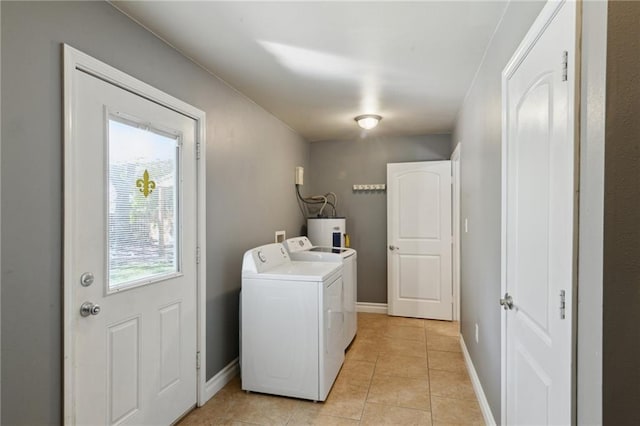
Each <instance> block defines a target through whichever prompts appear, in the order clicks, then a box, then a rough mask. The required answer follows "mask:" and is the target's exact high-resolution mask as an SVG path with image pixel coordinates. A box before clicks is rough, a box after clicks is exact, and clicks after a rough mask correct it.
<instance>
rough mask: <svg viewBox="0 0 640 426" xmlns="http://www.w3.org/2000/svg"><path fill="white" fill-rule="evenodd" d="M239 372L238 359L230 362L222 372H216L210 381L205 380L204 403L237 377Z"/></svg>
mask: <svg viewBox="0 0 640 426" xmlns="http://www.w3.org/2000/svg"><path fill="white" fill-rule="evenodd" d="M239 372H240V366H239V364H238V358H236V359H234V360H233V361H231V362H230V363H229V364H227V366H226V367H224V368H223V369H222V370H220V371H219V372H218V374H216V375H215V376H213V377H212V378H211V379H209V380H207V383H206V384H205V385H204V402H203V405H204V403H206V402H207V401H208V400H210V399H211V398H213V396H214V395H215V394H217V393H218V392H220V389H222V388H223V387H224V386H225V385H226V384H227V383H229V382H230V381H231V380H232V379H233V378H234V377H236V376H237V375H238V373H239Z"/></svg>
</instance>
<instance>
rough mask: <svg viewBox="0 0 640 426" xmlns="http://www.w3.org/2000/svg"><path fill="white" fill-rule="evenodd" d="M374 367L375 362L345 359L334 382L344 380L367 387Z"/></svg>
mask: <svg viewBox="0 0 640 426" xmlns="http://www.w3.org/2000/svg"><path fill="white" fill-rule="evenodd" d="M375 367H376V363H375V362H370V361H361V360H354V359H346V360H345V362H344V364H342V368H341V369H340V373H338V378H337V379H336V383H338V382H346V383H349V384H352V385H354V386H361V387H365V388H368V387H369V384H370V383H371V377H372V376H373V371H374V369H375Z"/></svg>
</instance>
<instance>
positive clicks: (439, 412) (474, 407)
mask: <svg viewBox="0 0 640 426" xmlns="http://www.w3.org/2000/svg"><path fill="white" fill-rule="evenodd" d="M431 402H432V404H433V408H432V410H433V421H434V423H436V424H441V423H448V424H463V425H484V419H483V417H482V412H481V411H480V406H479V405H478V403H477V401H467V400H462V399H450V398H439V397H432V399H431Z"/></svg>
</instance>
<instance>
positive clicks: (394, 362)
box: [374, 353, 429, 379]
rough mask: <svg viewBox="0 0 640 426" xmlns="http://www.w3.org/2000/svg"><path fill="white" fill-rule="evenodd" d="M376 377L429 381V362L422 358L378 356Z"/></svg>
mask: <svg viewBox="0 0 640 426" xmlns="http://www.w3.org/2000/svg"><path fill="white" fill-rule="evenodd" d="M374 375H383V376H397V377H411V378H415V379H428V378H429V368H428V366H427V360H426V359H424V357H421V356H418V357H416V356H406V355H397V354H389V353H382V354H380V355H379V356H378V362H377V363H376V370H375V373H374Z"/></svg>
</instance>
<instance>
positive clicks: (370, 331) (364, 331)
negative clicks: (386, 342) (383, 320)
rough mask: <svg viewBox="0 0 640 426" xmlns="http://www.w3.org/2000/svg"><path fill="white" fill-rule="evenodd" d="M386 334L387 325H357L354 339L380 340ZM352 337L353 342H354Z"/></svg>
mask: <svg viewBox="0 0 640 426" xmlns="http://www.w3.org/2000/svg"><path fill="white" fill-rule="evenodd" d="M386 335H387V326H386V325H385V326H381V327H358V332H357V333H356V338H355V339H364V340H380V339H382V338H384V337H385V336H386ZM355 339H354V342H355Z"/></svg>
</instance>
